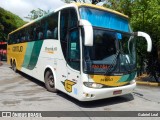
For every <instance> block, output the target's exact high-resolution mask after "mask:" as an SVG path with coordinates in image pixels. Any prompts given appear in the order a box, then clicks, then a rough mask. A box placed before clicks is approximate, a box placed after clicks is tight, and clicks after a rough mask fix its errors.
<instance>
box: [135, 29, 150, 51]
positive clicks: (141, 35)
mask: <svg viewBox="0 0 160 120" xmlns="http://www.w3.org/2000/svg"><path fill="white" fill-rule="evenodd" d="M135 34H136V35H137V36H139V37H144V38H145V39H146V41H147V52H151V51H152V40H151V37H150V36H149V35H148V34H147V33H145V32H140V31H139V32H137V33H135Z"/></svg>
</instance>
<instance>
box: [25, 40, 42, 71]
mask: <svg viewBox="0 0 160 120" xmlns="http://www.w3.org/2000/svg"><path fill="white" fill-rule="evenodd" d="M42 44H43V40H41V41H36V42H35V43H34V46H33V49H32V55H31V59H30V62H29V65H28V69H30V70H33V69H34V68H35V66H36V64H37V61H38V58H39V54H40V51H41V48H42Z"/></svg>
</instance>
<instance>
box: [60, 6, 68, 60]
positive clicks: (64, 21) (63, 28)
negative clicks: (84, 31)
mask: <svg viewBox="0 0 160 120" xmlns="http://www.w3.org/2000/svg"><path fill="white" fill-rule="evenodd" d="M68 19H69V10H68V9H67V10H66V9H64V10H62V11H61V18H60V42H61V46H62V52H63V55H64V58H65V59H66V57H67V30H68Z"/></svg>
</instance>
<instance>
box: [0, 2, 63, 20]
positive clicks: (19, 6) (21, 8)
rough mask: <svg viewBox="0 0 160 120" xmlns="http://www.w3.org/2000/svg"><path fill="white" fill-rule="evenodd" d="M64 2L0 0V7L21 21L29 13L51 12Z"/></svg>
mask: <svg viewBox="0 0 160 120" xmlns="http://www.w3.org/2000/svg"><path fill="white" fill-rule="evenodd" d="M63 5H64V2H62V1H61V0H0V7H2V8H4V9H6V10H8V11H10V12H12V13H14V14H16V15H18V16H19V17H21V18H22V19H23V20H25V21H27V19H25V17H27V16H28V15H29V14H30V11H32V10H35V9H37V8H40V9H42V10H45V11H48V10H49V11H52V10H54V9H56V8H58V7H60V6H63Z"/></svg>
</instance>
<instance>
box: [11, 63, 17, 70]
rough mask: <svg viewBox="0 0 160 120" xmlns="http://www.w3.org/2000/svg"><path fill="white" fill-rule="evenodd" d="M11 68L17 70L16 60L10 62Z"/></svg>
mask: <svg viewBox="0 0 160 120" xmlns="http://www.w3.org/2000/svg"><path fill="white" fill-rule="evenodd" d="M12 69H13V71H14V72H17V67H16V62H15V61H13V63H12Z"/></svg>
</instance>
